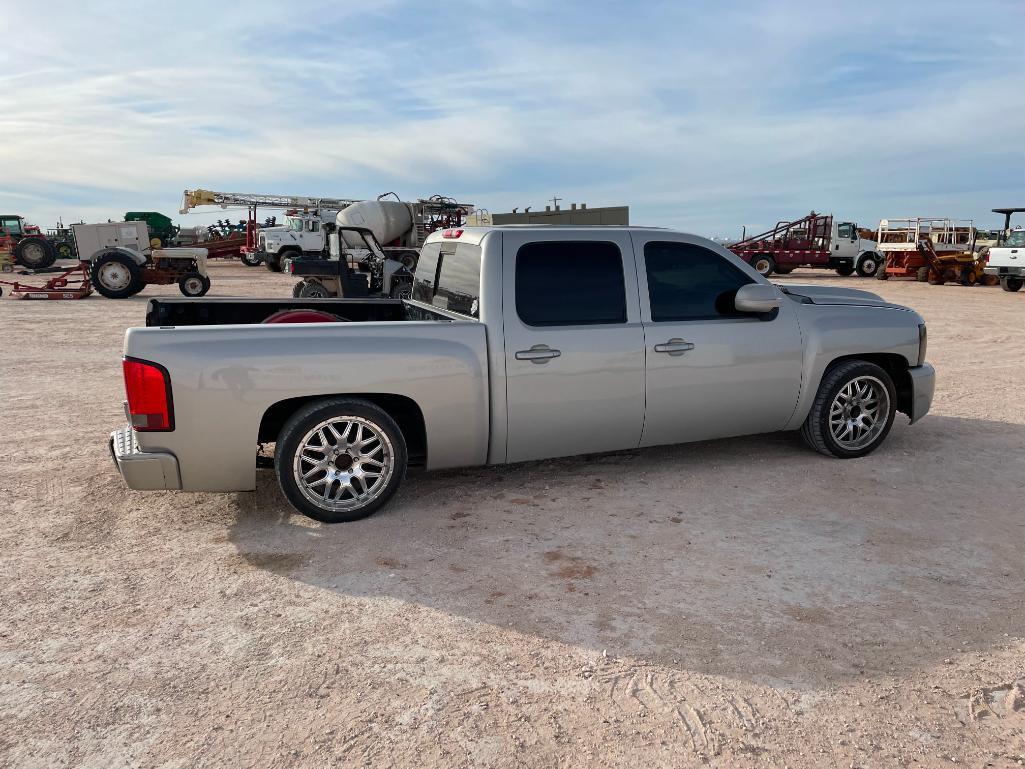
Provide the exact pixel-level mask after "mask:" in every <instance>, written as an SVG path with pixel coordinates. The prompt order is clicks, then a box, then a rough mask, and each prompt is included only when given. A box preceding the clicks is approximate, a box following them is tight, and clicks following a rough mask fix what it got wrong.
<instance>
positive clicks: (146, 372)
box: [121, 358, 174, 432]
mask: <svg viewBox="0 0 1025 769" xmlns="http://www.w3.org/2000/svg"><path fill="white" fill-rule="evenodd" d="M121 364H122V367H123V368H124V372H125V392H126V393H127V395H128V413H129V414H130V415H131V419H132V427H134V428H135V429H136V430H138V431H140V432H170V431H171V430H174V407H173V406H172V404H171V378H170V377H169V376H168V375H167V369H165V368H164V367H163V366H159V365H157V364H156V363H149V362H147V361H144V360H135V359H134V358H125V359H124V360H123V361H122V362H121Z"/></svg>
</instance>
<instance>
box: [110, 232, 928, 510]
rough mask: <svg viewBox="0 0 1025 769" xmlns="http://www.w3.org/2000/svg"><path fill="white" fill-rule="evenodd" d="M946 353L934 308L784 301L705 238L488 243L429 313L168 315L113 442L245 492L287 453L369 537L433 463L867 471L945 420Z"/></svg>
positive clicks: (137, 352)
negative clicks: (778, 455)
mask: <svg viewBox="0 0 1025 769" xmlns="http://www.w3.org/2000/svg"><path fill="white" fill-rule="evenodd" d="M311 320H312V321H317V322H298V321H311ZM280 321H284V322H280ZM288 321H297V322H288ZM925 353H926V331H925V324H924V323H923V321H922V318H921V317H919V315H917V314H916V313H915V312H914V311H912V310H909V309H907V308H904V307H900V306H897V305H893V304H889V303H887V302H884V301H883V300H882V299H880V298H879V297H878V296H876V295H874V294H871V293H868V292H865V291H858V290H854V289H846V288H832V287H816V288H812V287H804V286H796V285H795V286H788V287H787V288H781V287H778V286H775V285H773V284H771V283H769V282H768V281H767V280H765V279H764V278H763V277H762V276H760V275H759V274H758V273H757V272H756V271H755V270H754V269H753V268H752V267H751V266H750V265H748V264H747V263H745V262H744V261H743V260H741V259H740V258H739V257H737V256H735V255H734V254H732V253H730V252H729V251H727V250H725V249H723V248H721V247H720V246H718V245H716V244H715V243H713V242H711V241H709V240H706V239H704V238H700V237H695V236H692V235H686V234H682V233H678V232H672V231H669V230H662V229H645V228H636V227H522V226H521V227H516V226H507V227H466V228H463V229H456V230H444V231H440V232H436V233H434V234H433V235H431V236H430V237H429V238H428V239H427V240H426V242H425V245H424V247H423V250H422V253H421V256H420V260H419V264H418V266H417V270H416V280H415V284H414V287H413V297H412V299H409V300H406V299H367V298H363V299H355V298H354V299H291V300H289V299H280V300H278V299H257V300H245V299H202V300H188V299H153V300H151V301H150V303H149V308H148V312H147V317H146V327H145V328H131V329H129V330H128V332H127V334H126V337H125V345H124V375H125V382H126V389H127V395H128V400H127V404H126V411H127V412H128V415H129V418H130V423H129V424H128V425H127V426H126V427H124V428H123V429H120V430H116V431H115V432H114V433H113V434H112V436H111V440H110V446H111V452H112V454H113V457H114V460H115V462H116V463H117V466H118V468H119V469H120V471H121V474H122V475H123V476H124V478H125V480H126V481H127V483H128V485H129V486H130V487H131V488H133V489H183V490H186V491H244V490H251V489H254V488H255V486H256V473H257V465H258V464H259V463H258V445H263V446H264V448H263V451H265V452H266V451H269V450H270V446H271V445H273V465H274V468H275V470H276V473H277V478H278V481H279V483H280V485H281V489H282V491H283V492H284V495H285V497H286V498H287V499H288V500H289V502H290V503H291V504H292V505H293V506H294V507H295V508H296V509H297V510H299V511H300V512H302V513H305V514H306V515H309V516H311V517H313V518H315V519H317V520H320V521H325V522H339V521H348V520H353V519H356V518H361V517H364V516H366V515H369V514H371V513H373V512H374V511H375V510H377V509H379V508H380V507H381V506H382V505H384V504H385V502H386V501H387V500H388V499H389V498H390V497H391V496H392V495H393V494H394V493H395V490H396V488H397V487H398V486H399V484H400V483H401V481H402V478H403V476H404V474H405V471H406V468H407V466H409V465H419V466H423V467H426V469H428V470H431V469H438V468H450V467H459V466H467V465H481V464H501V463H507V462H523V461H527V460H537V459H543V458H547V457H558V456H568V455H577V454H588V453H593V452H608V451H616V450H620V449H636V448H638V447H644V446H656V445H660V444H671V443H684V442H690V441H701V440H707V439H711V438H721V437H726V436H734V435H742V434H751V433H765V432H772V431H781V430H793V431H798V430H799V431H800V432H801V434H802V436H803V438H804V440H805V442H806V443H807V444H808V445H809V446H810V447H811V448H812V449H814V450H816V451H819V452H821V453H823V454H826V455H829V456H833V457H839V458H851V457H861V456H864V455H866V454H868V453H869V452H871V451H873V450H874V449H875V448H877V447H878V446H879V445H880V444H881V443H882V442H883V440H884V439H885V438H886V436H887V433H888V432H889V430H890V427H891V425H892V424H893V420H894V417H895V415H896V413H897V412H898V411H899V412H902V413H903V414H906V415H907V416H908V417H909V418H910V420H911V421H912V422H915V421H917V420H918V419H920V418H921V417H922V416H923V415H924V414H925V413H926V412H927V411H928V409H929V407H930V404H931V401H932V395H933V385H934V376H935V375H934V371H933V368H932V366H930V365H929V364H928V363H926V361H925ZM264 459H269V457H267V456H266V455H264Z"/></svg>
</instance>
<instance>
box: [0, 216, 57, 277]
mask: <svg viewBox="0 0 1025 769" xmlns="http://www.w3.org/2000/svg"><path fill="white" fill-rule="evenodd" d="M0 228H3V229H4V230H6V231H7V233H8V234H9V235H10V238H11V240H12V241H14V261H15V262H16V263H18V264H20V265H22V266H23V267H28V268H29V269H31V270H38V269H42V268H45V267H49V266H50V265H51V264H53V263H54V262H56V261H57V249H56V248H55V247H54V245H53V243H51V242H50V241H49V240H47V239H46V236H45V235H44V234H43V232H42V230H40V229H39V227H38V226H37V225H35V224H29V223H28V222H26V221H25V217H24V216H18V215H17V214H0Z"/></svg>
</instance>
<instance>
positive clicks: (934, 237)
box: [876, 217, 983, 286]
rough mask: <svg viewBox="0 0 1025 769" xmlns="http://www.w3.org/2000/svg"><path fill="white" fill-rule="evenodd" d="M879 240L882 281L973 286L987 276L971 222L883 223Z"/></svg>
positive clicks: (929, 219) (925, 219) (933, 219)
mask: <svg viewBox="0 0 1025 769" xmlns="http://www.w3.org/2000/svg"><path fill="white" fill-rule="evenodd" d="M877 239H878V242H879V250H880V251H881V252H882V254H883V265H882V268H881V269H880V270H879V271H878V272H877V273H876V278H878V279H879V280H888V279H889V278H914V279H915V280H917V281H919V282H921V283H926V282H928V283H931V284H933V285H942V284H943V283H947V282H960V283H962V284H964V285H966V286H970V285H974V284H975V283H977V282H978V281H979V280H980V279H981V278H982V276H983V272H982V267H983V264H982V262H980V261H979V258H978V256H977V255H976V254H975V226H974V223H973V222H972V220H971V219H948V218H944V217H905V218H901V219H881V220H880V221H879V230H878V232H877Z"/></svg>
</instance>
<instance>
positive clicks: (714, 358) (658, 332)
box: [634, 233, 804, 446]
mask: <svg viewBox="0 0 1025 769" xmlns="http://www.w3.org/2000/svg"><path fill="white" fill-rule="evenodd" d="M634 247H635V249H636V251H637V259H638V270H637V272H638V276H639V280H640V284H641V285H640V290H641V317H642V318H643V319H644V332H645V342H646V344H645V356H646V368H647V376H646V382H645V397H646V401H647V409H646V414H645V418H644V434H643V437H642V440H641V445H642V446H657V445H659V444H665V443H684V442H688V441H699V440H705V439H709V438H721V437H726V436H730V435H744V434H750V433H761V432H771V431H774V430H781V429H783V427H784V426H785V425H786V423H787V421H788V420H789V418H790V416H791V414H793V412H794V408H795V407H796V405H797V397H798V395H799V393H800V388H801V374H802V362H803V354H804V345H803V343H802V339H801V330H800V327H799V326H798V322H797V312H796V305H795V304H794V303H793V302H791V301H790V300H785V301H784V302H783V305H782V306H781V307H780V308H779V310H777V311H776V312H775V313H773V314H772V315H770V316H764V317H756V316H753V315H746V314H742V313H738V312H737V311H736V310H735V308H734V306H733V297H734V296H735V295H736V292H737V289H739V288H740V287H741V286H743V285H745V284H747V283H754V282H756V280H755V278H754V277H752V276H751V275H750V274H749V273H748V272H746V271H745V269H743V267H742V266H741V265H742V262H741V261H740V260H739V259H738V258H737V257H735V256H734V255H733V254H728V253H727V252H720V251H719V250H715V251H713V250H712V249H710V248H708V247H707V246H706V245H704V244H702V243H698V242H695V241H693V240H691V239H688V238H687V236H682V235H676V234H675V233H635V234H634Z"/></svg>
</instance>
